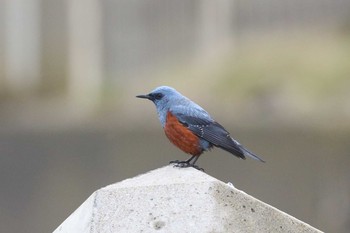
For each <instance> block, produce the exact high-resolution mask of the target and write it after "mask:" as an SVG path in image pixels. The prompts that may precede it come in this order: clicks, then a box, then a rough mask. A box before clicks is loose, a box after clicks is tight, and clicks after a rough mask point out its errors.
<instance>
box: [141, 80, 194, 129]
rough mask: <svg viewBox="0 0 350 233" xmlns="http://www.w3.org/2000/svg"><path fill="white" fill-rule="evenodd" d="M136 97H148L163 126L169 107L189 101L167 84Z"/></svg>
mask: <svg viewBox="0 0 350 233" xmlns="http://www.w3.org/2000/svg"><path fill="white" fill-rule="evenodd" d="M136 97H138V98H143V99H149V100H151V101H152V102H153V103H154V104H155V105H156V108H157V112H158V117H159V120H160V122H161V123H162V125H163V126H164V123H165V120H166V114H167V112H168V111H169V110H170V108H171V107H174V106H176V105H181V104H184V103H186V102H191V101H190V100H189V99H187V98H186V97H185V96H183V95H181V94H180V93H179V92H178V91H177V90H175V89H174V88H172V87H168V86H161V87H157V88H156V89H154V90H153V91H151V92H150V93H149V94H147V95H138V96H136Z"/></svg>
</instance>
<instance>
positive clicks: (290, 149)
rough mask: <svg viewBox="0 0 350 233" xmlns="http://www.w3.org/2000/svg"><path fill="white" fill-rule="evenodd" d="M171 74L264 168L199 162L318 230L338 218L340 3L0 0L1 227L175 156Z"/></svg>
mask: <svg viewBox="0 0 350 233" xmlns="http://www.w3.org/2000/svg"><path fill="white" fill-rule="evenodd" d="M160 85H169V86H173V87H175V88H176V89H178V90H179V91H180V92H182V93H183V94H185V95H186V96H188V97H189V98H191V99H192V100H194V101H195V102H197V103H198V104H200V105H201V106H203V107H204V108H205V109H206V110H208V111H209V113H211V115H212V116H213V117H214V118H215V119H216V120H218V121H219V122H220V123H222V124H223V125H224V126H225V127H226V128H227V129H228V130H229V131H230V132H231V134H232V136H233V137H235V138H236V139H238V140H239V141H240V142H241V143H242V144H244V145H245V146H246V147H247V148H249V149H251V150H252V151H254V152H255V153H257V154H259V155H261V157H263V158H264V159H265V160H266V161H267V163H266V164H261V163H258V162H256V161H253V160H247V161H243V160H238V159H236V158H235V157H233V156H232V155H230V154H228V153H226V152H224V151H222V150H219V149H215V150H213V151H212V152H210V153H205V154H204V155H203V156H202V158H201V159H200V160H199V162H198V165H199V166H201V167H203V168H205V170H206V172H207V173H208V174H209V175H212V176H214V177H216V178H218V179H220V180H222V181H224V182H232V183H233V184H234V185H235V186H236V187H237V188H239V189H241V190H243V191H245V192H247V193H249V194H251V195H253V196H254V197H256V198H258V199H260V200H262V201H264V202H266V203H269V204H271V205H273V206H275V207H276V208H279V209H281V210H282V211H285V212H287V213H289V214H291V215H293V216H295V217H297V218H299V219H301V220H303V221H305V222H307V223H309V224H311V225H313V226H315V227H317V228H319V229H321V230H323V231H327V232H349V229H350V169H349V168H350V143H349V137H350V120H349V119H350V101H349V100H350V1H347V0H295V1H279V0H265V1H259V0H252V1H244V0H232V1H231V0H218V1H211V0H201V1H199V0H191V1H188V0H177V1H171V0H158V1H157V0H146V1H141V0H139V1H138V0H102V1H97V0H84V1H78V0H75V1H68V0H66V1H54V0H50V1H44V0H2V1H1V7H0V185H1V191H0V231H1V232H9V233H11V232H52V231H53V230H54V229H55V228H56V227H57V226H58V225H59V224H60V223H61V222H62V221H64V220H65V219H66V218H67V217H68V216H69V215H70V214H71V213H72V212H73V211H74V210H75V209H76V208H77V207H78V206H79V205H80V204H81V203H82V202H83V201H85V199H86V198H88V197H89V196H90V195H91V193H92V192H94V191H95V190H96V189H99V188H101V187H103V186H106V185H108V184H111V183H114V182H118V181H121V180H123V179H126V178H130V177H133V176H135V175H138V174H141V173H144V172H147V171H149V170H152V169H155V168H159V167H161V166H164V165H166V164H167V163H168V162H169V161H170V160H174V159H186V158H187V156H186V155H185V154H183V153H182V152H181V151H180V150H178V149H177V148H175V147H174V146H173V145H171V144H170V143H169V142H168V141H167V139H166V137H165V136H164V133H163V132H162V129H161V126H160V124H159V122H158V119H157V116H156V112H155V108H154V106H153V104H152V103H151V102H147V101H145V100H141V99H137V98H135V95H138V94H146V93H148V92H150V91H151V90H152V89H154V88H155V87H157V86H160Z"/></svg>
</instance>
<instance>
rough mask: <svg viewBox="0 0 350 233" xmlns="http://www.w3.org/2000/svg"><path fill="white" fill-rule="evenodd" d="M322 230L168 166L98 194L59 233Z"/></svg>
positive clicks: (199, 174)
mask: <svg viewBox="0 0 350 233" xmlns="http://www.w3.org/2000/svg"><path fill="white" fill-rule="evenodd" d="M156 231H157V232H284V233H285V232H321V231H319V230H317V229H315V228H313V227H311V226H310V225H308V224H306V223H303V222H301V221H300V220H298V219H296V218H294V217H292V216H290V215H288V214H286V213H284V212H282V211H280V210H278V209H276V208H274V207H272V206H270V205H267V204H265V203H263V202H261V201H259V200H257V199H255V198H254V197H252V196H249V195H247V194H246V193H244V192H242V191H240V190H238V189H236V188H234V187H233V186H232V185H229V184H225V183H223V182H221V181H219V180H217V179H215V178H213V177H211V176H209V175H207V174H205V173H203V172H201V171H198V170H196V169H193V168H185V169H180V168H174V167H173V166H171V165H170V166H166V167H163V168H160V169H156V170H153V171H151V172H148V173H146V174H143V175H140V176H137V177H134V178H131V179H127V180H124V181H122V182H119V183H116V184H112V185H109V186H107V187H105V188H102V189H99V190H97V191H96V192H94V193H93V194H92V195H91V196H90V197H89V198H88V199H87V200H86V201H85V202H84V203H83V204H82V205H81V206H80V207H79V208H78V209H77V210H76V211H75V212H74V213H73V214H72V215H71V216H70V217H68V218H67V219H66V220H65V221H64V222H63V223H62V224H61V225H60V226H59V227H58V228H57V229H56V230H55V231H54V233H63V232H67V233H68V232H69V233H75V232H77V233H78V232H79V233H85V232H86V233H88V232H89V233H97V232H99V233H100V232H103V233H104V232H156Z"/></svg>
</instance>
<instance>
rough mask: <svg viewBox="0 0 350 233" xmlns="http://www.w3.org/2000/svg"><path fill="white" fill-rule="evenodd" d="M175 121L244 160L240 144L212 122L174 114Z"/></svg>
mask: <svg viewBox="0 0 350 233" xmlns="http://www.w3.org/2000/svg"><path fill="white" fill-rule="evenodd" d="M176 117H177V119H178V120H179V121H180V122H181V123H182V124H183V125H184V126H186V127H187V128H188V129H190V130H191V131H192V132H193V133H195V134H196V135H197V136H198V137H201V138H203V139H205V140H207V141H208V142H210V143H211V144H213V145H215V146H217V147H220V148H221V149H223V150H226V151H228V152H230V153H232V154H233V155H235V156H237V157H239V158H242V159H245V155H246V154H245V153H244V150H243V149H242V146H241V144H239V143H238V142H237V141H235V140H233V139H232V138H231V136H230V134H229V132H227V131H226V130H225V128H224V127H223V126H222V125H220V124H219V123H217V122H216V121H213V120H212V119H204V118H200V117H195V116H190V115H185V114H181V113H176Z"/></svg>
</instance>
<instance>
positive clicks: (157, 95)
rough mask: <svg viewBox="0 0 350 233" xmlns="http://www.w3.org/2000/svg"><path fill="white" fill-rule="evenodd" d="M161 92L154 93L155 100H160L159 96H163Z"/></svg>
mask: <svg viewBox="0 0 350 233" xmlns="http://www.w3.org/2000/svg"><path fill="white" fill-rule="evenodd" d="M163 96H164V95H163V94H162V93H156V94H154V98H155V99H156V100H160V99H161V98H163Z"/></svg>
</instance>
